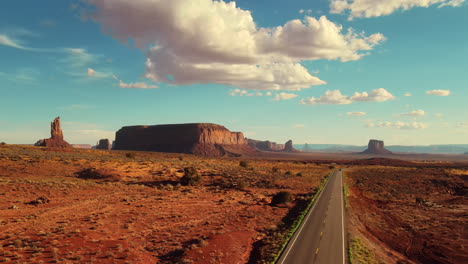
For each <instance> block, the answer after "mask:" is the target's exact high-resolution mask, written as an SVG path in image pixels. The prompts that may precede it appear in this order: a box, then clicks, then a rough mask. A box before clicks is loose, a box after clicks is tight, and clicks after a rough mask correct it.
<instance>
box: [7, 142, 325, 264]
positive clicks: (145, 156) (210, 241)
mask: <svg viewBox="0 0 468 264" xmlns="http://www.w3.org/2000/svg"><path fill="white" fill-rule="evenodd" d="M127 153H129V152H117V151H116V152H114V151H112V152H109V151H99V150H76V149H75V150H69V151H57V150H53V149H44V148H35V147H25V146H3V147H0V229H1V230H2V232H1V233H0V245H1V247H0V261H3V262H6V263H16V262H19V263H23V262H24V263H226V264H229V263H246V262H247V260H248V258H249V254H250V251H251V250H252V244H253V243H254V242H255V241H257V240H259V239H262V238H264V236H265V231H264V230H265V229H267V228H271V227H272V226H275V225H277V224H278V223H279V222H280V221H281V219H282V218H283V217H284V216H285V215H286V214H287V213H288V210H289V207H276V206H271V205H270V201H271V197H272V196H273V195H274V194H275V193H277V192H278V191H280V190H287V191H290V192H291V193H293V194H294V195H302V194H307V193H310V192H311V190H312V189H313V188H314V187H316V186H318V184H319V182H320V179H321V178H323V177H324V176H325V175H327V173H328V172H329V171H330V169H329V167H328V166H327V165H315V164H303V163H301V162H295V161H285V162H276V161H265V160H252V161H248V162H249V165H248V167H241V166H239V161H240V159H234V158H222V159H209V158H200V157H196V156H192V155H179V154H163V153H143V152H134V154H133V155H134V157H133V156H132V155H130V157H127V156H126V154H127ZM191 166H193V167H195V168H196V170H197V172H198V173H199V174H200V175H201V177H202V183H201V184H200V185H197V186H181V185H180V184H179V182H180V178H181V177H182V176H183V174H184V172H183V169H184V168H186V167H191ZM90 171H91V172H92V173H90ZM93 173H94V174H93ZM297 173H301V174H300V176H298V175H296V174H297ZM78 176H80V177H82V178H80V177H78ZM83 177H84V178H83ZM99 177H102V178H99ZM89 178H91V179H89ZM239 186H242V188H240V187H239Z"/></svg>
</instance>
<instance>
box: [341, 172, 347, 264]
mask: <svg viewBox="0 0 468 264" xmlns="http://www.w3.org/2000/svg"><path fill="white" fill-rule="evenodd" d="M340 183H341V184H340V185H341V190H340V192H341V231H342V232H341V235H342V238H343V264H346V252H345V233H344V207H343V199H344V193H343V172H342V171H341V178H340Z"/></svg>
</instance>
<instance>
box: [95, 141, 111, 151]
mask: <svg viewBox="0 0 468 264" xmlns="http://www.w3.org/2000/svg"><path fill="white" fill-rule="evenodd" d="M111 148H112V145H111V143H110V140H109V139H107V138H106V139H100V140H99V142H98V143H97V145H96V149H105V150H110V149H111Z"/></svg>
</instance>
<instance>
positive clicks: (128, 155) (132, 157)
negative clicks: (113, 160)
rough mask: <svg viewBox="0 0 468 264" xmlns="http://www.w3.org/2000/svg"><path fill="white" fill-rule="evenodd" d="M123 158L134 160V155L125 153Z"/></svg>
mask: <svg viewBox="0 0 468 264" xmlns="http://www.w3.org/2000/svg"><path fill="white" fill-rule="evenodd" d="M125 157H127V158H129V159H134V158H135V157H136V155H135V153H131V152H128V153H125Z"/></svg>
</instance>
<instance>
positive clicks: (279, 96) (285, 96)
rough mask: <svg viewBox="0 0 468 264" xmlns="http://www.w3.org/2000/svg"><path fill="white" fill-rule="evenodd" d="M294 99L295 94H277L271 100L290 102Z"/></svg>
mask: <svg viewBox="0 0 468 264" xmlns="http://www.w3.org/2000/svg"><path fill="white" fill-rule="evenodd" d="M296 97H297V94H293V93H278V94H276V95H275V98H274V99H273V101H280V100H291V99H293V98H296Z"/></svg>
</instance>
